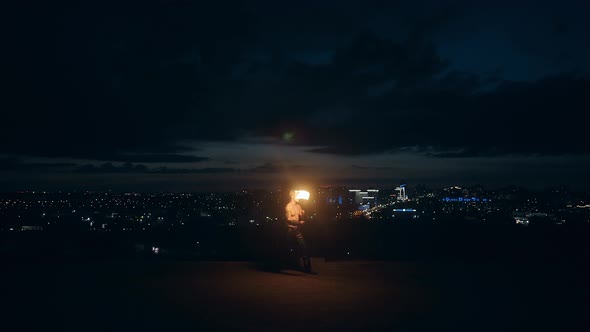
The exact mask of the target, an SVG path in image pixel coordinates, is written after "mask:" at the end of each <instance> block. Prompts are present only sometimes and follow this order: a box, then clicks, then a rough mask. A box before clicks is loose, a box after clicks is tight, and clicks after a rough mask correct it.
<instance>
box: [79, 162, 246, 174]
mask: <svg viewBox="0 0 590 332" xmlns="http://www.w3.org/2000/svg"><path fill="white" fill-rule="evenodd" d="M237 171H238V170H237V169H235V168H223V167H222V168H213V167H205V168H169V167H151V168H150V167H148V166H146V165H143V164H133V163H125V164H122V165H114V164H112V163H104V164H101V165H94V164H85V165H80V166H77V167H76V168H75V169H74V172H75V173H83V174H110V173H135V174H215V173H230V172H237Z"/></svg>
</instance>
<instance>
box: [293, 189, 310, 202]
mask: <svg viewBox="0 0 590 332" xmlns="http://www.w3.org/2000/svg"><path fill="white" fill-rule="evenodd" d="M295 199H305V200H309V191H306V190H295Z"/></svg>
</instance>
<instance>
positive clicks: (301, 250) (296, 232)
mask: <svg viewBox="0 0 590 332" xmlns="http://www.w3.org/2000/svg"><path fill="white" fill-rule="evenodd" d="M288 234H289V237H291V238H293V237H294V238H295V241H296V242H297V249H296V250H297V259H298V260H299V259H301V260H303V269H304V270H305V271H307V272H309V271H311V261H310V258H309V253H308V250H307V245H306V243H305V238H304V237H303V233H302V232H301V229H300V228H299V227H297V228H289V231H288Z"/></svg>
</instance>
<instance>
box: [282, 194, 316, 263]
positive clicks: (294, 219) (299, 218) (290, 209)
mask: <svg viewBox="0 0 590 332" xmlns="http://www.w3.org/2000/svg"><path fill="white" fill-rule="evenodd" d="M296 194H297V193H296V191H295V190H291V191H289V196H290V197H291V200H290V201H289V203H287V205H286V206H285V214H286V216H287V226H288V227H289V229H288V233H289V235H290V236H294V237H295V240H296V241H297V246H298V250H299V253H298V254H299V258H300V259H302V260H303V271H304V272H306V273H313V272H312V271H311V259H310V258H309V253H308V252H307V245H306V244H305V239H304V238H303V233H302V232H301V225H303V224H304V223H305V220H304V219H303V215H304V214H305V211H304V210H303V209H302V208H301V205H299V199H298V198H297V195H296Z"/></svg>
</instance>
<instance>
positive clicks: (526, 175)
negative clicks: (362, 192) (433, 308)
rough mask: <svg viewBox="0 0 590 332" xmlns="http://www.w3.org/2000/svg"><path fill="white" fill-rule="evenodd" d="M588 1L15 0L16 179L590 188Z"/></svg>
mask: <svg viewBox="0 0 590 332" xmlns="http://www.w3.org/2000/svg"><path fill="white" fill-rule="evenodd" d="M589 9H590V5H588V2H587V1H569V0H563V1H524V0H522V1H493V2H492V1H486V2H484V1H434V0H432V1H426V0H421V1H394V0H391V1H385V0H380V1H377V0H364V1H346V0H338V1H336V0H334V1H332V0H330V1H321V0H316V1H311V0H310V1H276V0H274V1H270V0H269V1H257V0H251V1H223V0H222V1H211V2H204V1H188V0H159V1H155V0H152V1H125V2H124V1H100V2H93V3H90V2H80V3H76V2H60V1H57V2H47V1H33V2H26V3H25V2H16V3H15V4H13V5H11V6H9V8H7V10H5V11H4V15H5V16H6V17H4V18H3V19H2V22H3V23H2V24H3V25H4V26H3V29H2V30H3V35H4V36H3V52H2V55H1V56H0V57H1V59H2V60H3V61H2V72H3V75H2V79H3V81H4V82H3V83H4V84H3V85H4V88H3V97H2V98H1V104H0V106H1V109H2V111H1V112H2V119H1V120H0V135H1V139H0V191H8V190H27V189H33V190H34V189H37V190H39V189H44V190H59V189H62V190H71V189H100V190H103V189H113V190H129V191H163V190H170V191H209V190H216V191H219V190H234V189H240V188H269V189H272V188H279V187H281V186H284V185H285V184H291V183H306V184H314V185H320V184H321V185H331V184H332V185H348V186H374V187H380V188H386V187H391V186H395V185H396V184H397V183H399V182H401V181H406V182H407V183H408V184H409V185H412V184H417V183H422V184H426V185H429V186H433V187H437V186H444V185H452V184H462V185H469V184H483V185H486V186H489V187H499V186H504V185H508V184H516V185H523V186H530V187H544V186H553V185H560V184H565V185H569V186H572V187H574V188H583V189H590V174H589V172H588V169H590V145H589V142H590V140H589V139H588V137H589V136H588V129H589V125H588V123H589V122H588V121H589V120H590V116H589V115H588V111H589V110H590V107H589V106H590V101H589V98H590V77H589V75H588V74H589V72H590V62H589V60H588V59H590V42H589V40H590V38H588V36H587V33H588V31H590V23H589V22H588V20H587V19H586V14H587V13H588V12H589Z"/></svg>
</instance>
